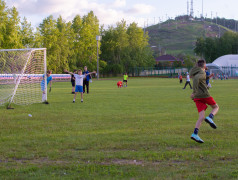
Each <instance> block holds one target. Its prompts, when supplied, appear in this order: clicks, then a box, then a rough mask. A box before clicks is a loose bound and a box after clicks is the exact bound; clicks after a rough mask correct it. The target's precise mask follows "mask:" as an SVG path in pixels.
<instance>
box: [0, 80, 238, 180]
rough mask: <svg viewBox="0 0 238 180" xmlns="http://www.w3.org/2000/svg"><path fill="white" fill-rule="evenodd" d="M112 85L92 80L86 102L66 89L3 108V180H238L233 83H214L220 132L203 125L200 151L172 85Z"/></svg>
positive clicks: (180, 94) (184, 94)
mask: <svg viewBox="0 0 238 180" xmlns="http://www.w3.org/2000/svg"><path fill="white" fill-rule="evenodd" d="M116 82H117V80H116V79H114V80H103V81H96V80H95V81H94V82H93V83H92V84H90V86H91V88H90V94H85V96H84V103H81V102H80V98H79V97H78V98H77V100H76V103H75V104H73V103H72V100H73V96H72V94H70V90H71V86H70V83H69V82H68V83H54V84H53V88H52V92H51V93H50V94H49V97H48V99H49V102H50V104H49V105H45V104H34V105H30V106H14V107H15V109H14V110H6V109H5V108H4V107H0V114H1V117H0V179H237V178H238V169H237V164H238V141H237V126H238V121H237V119H238V118H237V109H238V104H237V98H238V94H237V92H238V81H237V80H228V81H220V80H216V81H214V82H213V83H212V86H213V87H212V88H211V90H210V93H211V95H212V96H213V97H214V99H215V100H216V101H217V103H218V104H219V106H220V111H219V113H218V114H217V116H216V117H215V122H216V124H217V126H218V128H217V129H216V130H214V129H212V128H210V126H209V125H207V124H206V123H203V124H202V127H201V129H200V132H199V134H200V137H201V138H202V139H203V140H204V141H205V143H204V144H198V143H196V142H194V141H192V140H191V139H190V135H191V133H192V132H193V129H194V126H195V123H196V120H197V118H198V114H197V110H196V107H195V104H194V103H193V101H191V100H190V98H189V96H190V94H191V90H190V89H189V88H187V89H186V90H182V85H180V84H179V83H178V80H177V79H158V78H149V79H146V78H135V79H129V83H128V88H122V89H118V88H117V87H116ZM208 110H210V109H208ZM208 113H209V112H207V114H208ZM28 114H32V117H29V116H28Z"/></svg>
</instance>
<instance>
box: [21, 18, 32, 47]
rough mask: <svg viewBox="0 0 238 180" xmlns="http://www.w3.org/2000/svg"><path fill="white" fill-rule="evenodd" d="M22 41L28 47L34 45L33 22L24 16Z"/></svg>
mask: <svg viewBox="0 0 238 180" xmlns="http://www.w3.org/2000/svg"><path fill="white" fill-rule="evenodd" d="M20 34H21V41H22V42H21V43H22V45H23V46H24V47H26V48H28V47H29V48H32V47H34V33H33V28H32V27H31V23H28V22H27V19H26V18H25V17H24V18H23V22H22V23H21V30H20Z"/></svg>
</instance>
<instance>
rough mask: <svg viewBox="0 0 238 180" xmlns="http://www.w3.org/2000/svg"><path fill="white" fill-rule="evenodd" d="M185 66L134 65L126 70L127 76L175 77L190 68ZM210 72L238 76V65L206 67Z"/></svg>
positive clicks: (217, 74) (183, 73) (218, 74)
mask: <svg viewBox="0 0 238 180" xmlns="http://www.w3.org/2000/svg"><path fill="white" fill-rule="evenodd" d="M191 68H192V67H189V68H185V67H180V68H171V67H163V68H158V67H135V68H130V69H129V71H128V74H129V76H135V77H149V76H151V77H152V76H160V77H177V75H178V74H182V75H185V74H186V72H189V71H190V69H191ZM208 70H209V71H210V73H214V74H215V76H217V77H218V76H227V77H238V67H234V66H225V67H218V68H213V67H208Z"/></svg>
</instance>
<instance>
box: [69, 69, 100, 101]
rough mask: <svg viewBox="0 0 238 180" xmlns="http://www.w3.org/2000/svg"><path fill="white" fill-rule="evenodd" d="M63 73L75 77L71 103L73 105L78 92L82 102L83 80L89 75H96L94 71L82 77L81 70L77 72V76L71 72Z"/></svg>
mask: <svg viewBox="0 0 238 180" xmlns="http://www.w3.org/2000/svg"><path fill="white" fill-rule="evenodd" d="M64 72H67V73H69V74H71V75H72V74H73V75H74V77H75V84H76V86H75V94H74V99H73V103H75V99H76V96H77V94H78V92H79V93H80V94H81V102H83V79H84V78H85V77H86V76H87V75H89V74H93V73H96V72H95V71H94V72H92V73H88V74H85V75H82V70H81V69H79V70H78V74H74V73H72V72H69V71H66V70H65V71H64Z"/></svg>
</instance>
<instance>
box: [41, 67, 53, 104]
mask: <svg viewBox="0 0 238 180" xmlns="http://www.w3.org/2000/svg"><path fill="white" fill-rule="evenodd" d="M51 73H52V71H51V70H48V71H47V74H46V76H47V85H48V84H49V82H50V90H49V92H51V86H52V76H51ZM40 85H41V91H42V102H45V101H46V95H45V93H46V92H45V75H43V80H42V81H41V84H40Z"/></svg>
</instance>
